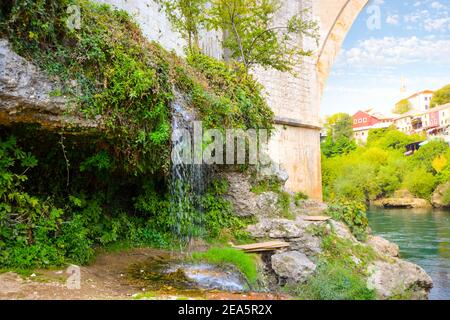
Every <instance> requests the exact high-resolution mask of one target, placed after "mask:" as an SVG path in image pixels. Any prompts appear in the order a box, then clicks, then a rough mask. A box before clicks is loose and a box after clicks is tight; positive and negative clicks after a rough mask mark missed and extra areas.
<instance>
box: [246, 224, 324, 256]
mask: <svg viewBox="0 0 450 320" xmlns="http://www.w3.org/2000/svg"><path fill="white" fill-rule="evenodd" d="M322 223H323V222H322ZM319 224H321V223H320V222H319V223H318V222H310V221H304V220H302V219H297V220H296V221H293V220H287V219H268V218H263V219H261V220H260V221H259V222H258V223H257V224H254V225H250V226H248V227H247V231H248V232H249V233H250V234H251V235H252V236H253V237H254V238H257V239H267V238H270V239H276V240H284V241H286V242H288V243H289V244H290V248H291V249H292V250H296V251H299V252H302V253H304V254H306V255H307V256H308V257H315V256H317V254H319V253H320V252H322V248H321V243H322V240H321V239H320V237H318V236H316V235H313V234H312V233H311V230H310V227H311V226H314V225H319Z"/></svg>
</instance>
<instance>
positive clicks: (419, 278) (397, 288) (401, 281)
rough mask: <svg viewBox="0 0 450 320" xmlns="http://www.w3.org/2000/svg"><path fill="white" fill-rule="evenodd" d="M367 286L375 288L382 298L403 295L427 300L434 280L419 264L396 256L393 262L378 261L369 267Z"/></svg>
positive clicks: (408, 297) (407, 297) (406, 297)
mask: <svg viewBox="0 0 450 320" xmlns="http://www.w3.org/2000/svg"><path fill="white" fill-rule="evenodd" d="M368 272H369V274H370V276H369V278H368V280H367V287H368V288H369V289H374V290H375V291H376V293H377V295H378V297H379V298H380V299H389V298H393V297H396V296H397V297H401V298H403V297H404V298H405V299H414V300H426V299H427V298H428V294H429V292H430V290H431V288H432V287H433V280H432V279H431V278H430V276H429V275H428V274H427V273H426V272H425V271H424V270H423V269H422V268H421V267H419V266H417V265H415V264H413V263H410V262H407V261H403V260H400V259H397V258H394V261H392V262H385V261H376V262H374V263H373V264H371V265H370V266H369V268H368Z"/></svg>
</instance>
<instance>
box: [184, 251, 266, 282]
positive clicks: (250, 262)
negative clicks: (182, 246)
mask: <svg viewBox="0 0 450 320" xmlns="http://www.w3.org/2000/svg"><path fill="white" fill-rule="evenodd" d="M192 259H193V260H194V261H204V262H208V263H212V264H216V265H228V264H230V265H233V266H235V267H236V268H238V270H239V271H241V272H242V274H244V275H245V277H246V278H247V280H248V281H249V283H250V284H255V283H256V281H257V279H258V270H257V267H256V256H255V255H252V254H247V253H245V252H242V251H240V250H237V249H233V248H219V247H214V248H211V249H209V250H208V251H206V252H194V253H193V254H192Z"/></svg>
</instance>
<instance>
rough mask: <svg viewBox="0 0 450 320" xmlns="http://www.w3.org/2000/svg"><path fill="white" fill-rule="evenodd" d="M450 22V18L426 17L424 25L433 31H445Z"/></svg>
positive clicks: (426, 28)
mask: <svg viewBox="0 0 450 320" xmlns="http://www.w3.org/2000/svg"><path fill="white" fill-rule="evenodd" d="M449 22H450V18H448V17H447V18H440V19H425V21H424V22H423V26H424V28H425V30H427V31H429V32H432V31H439V32H445V31H446V30H447V28H448V26H449V25H448V24H449Z"/></svg>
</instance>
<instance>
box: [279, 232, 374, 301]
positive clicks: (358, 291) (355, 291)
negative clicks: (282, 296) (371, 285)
mask: <svg viewBox="0 0 450 320" xmlns="http://www.w3.org/2000/svg"><path fill="white" fill-rule="evenodd" d="M317 232H319V230H317ZM322 249H323V252H322V254H321V255H320V257H319V260H318V263H317V269H316V272H315V274H314V276H312V277H311V278H310V279H308V281H307V282H306V283H304V284H300V285H288V286H287V287H286V288H285V289H286V291H287V292H289V293H290V294H294V295H295V296H297V297H298V298H299V299H302V300H374V299H376V294H375V292H374V291H373V290H370V289H368V288H367V277H368V274H367V267H368V266H369V264H370V263H371V262H372V261H374V260H376V259H378V258H379V257H378V256H377V254H376V253H375V251H373V249H372V248H370V247H368V246H364V245H361V244H355V243H353V242H351V241H349V240H346V239H341V238H339V237H338V236H336V234H334V233H331V234H329V235H323V240H322ZM355 258H356V259H355Z"/></svg>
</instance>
